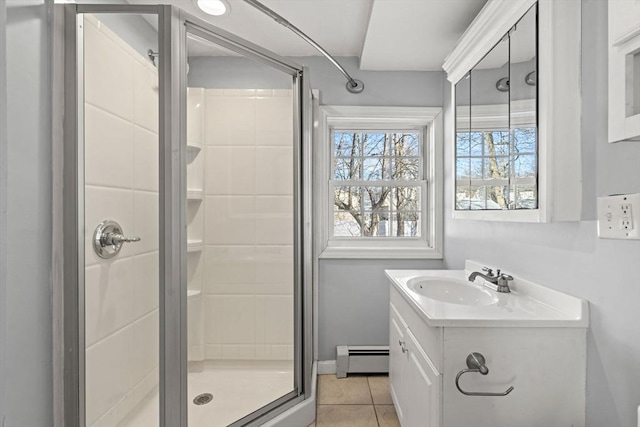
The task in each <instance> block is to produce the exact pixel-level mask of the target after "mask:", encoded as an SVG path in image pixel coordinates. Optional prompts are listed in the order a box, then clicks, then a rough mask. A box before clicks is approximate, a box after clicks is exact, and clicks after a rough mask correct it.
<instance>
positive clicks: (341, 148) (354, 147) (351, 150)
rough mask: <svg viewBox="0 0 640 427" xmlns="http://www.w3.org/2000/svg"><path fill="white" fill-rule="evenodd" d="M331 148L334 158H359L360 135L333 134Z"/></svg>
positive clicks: (354, 133) (352, 133)
mask: <svg viewBox="0 0 640 427" xmlns="http://www.w3.org/2000/svg"><path fill="white" fill-rule="evenodd" d="M333 147H334V148H333V153H334V154H333V155H334V156H335V157H352V156H360V155H361V152H360V148H361V144H360V135H359V134H358V133H357V132H335V133H334V134H333Z"/></svg>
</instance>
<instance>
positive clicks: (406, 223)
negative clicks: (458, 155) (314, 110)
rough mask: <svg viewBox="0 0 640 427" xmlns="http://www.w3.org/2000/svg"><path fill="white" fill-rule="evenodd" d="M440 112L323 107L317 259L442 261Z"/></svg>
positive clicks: (318, 189)
mask: <svg viewBox="0 0 640 427" xmlns="http://www.w3.org/2000/svg"><path fill="white" fill-rule="evenodd" d="M440 112H441V110H440V109H439V108H400V107H397V108H391V107H328V106H326V107H322V109H321V118H322V125H321V131H320V132H319V135H318V140H319V141H321V142H322V143H321V144H318V146H317V149H318V151H317V153H316V157H317V158H318V159H319V160H320V161H319V162H318V166H319V167H322V169H323V170H322V173H321V174H320V175H321V179H319V180H318V181H319V182H318V187H320V188H317V191H318V193H319V194H321V195H322V196H321V197H320V198H318V200H317V205H319V206H318V211H319V212H321V213H322V215H320V221H321V223H320V224H319V225H320V228H321V230H320V235H321V236H322V237H323V238H322V242H321V245H322V246H321V247H320V248H319V250H320V252H321V255H320V256H321V257H322V258H441V257H442V253H441V239H442V236H441V235H442V170H441V166H442V149H441V139H442V137H441V131H442V127H441V126H442V125H441V114H440ZM320 221H319V222H320Z"/></svg>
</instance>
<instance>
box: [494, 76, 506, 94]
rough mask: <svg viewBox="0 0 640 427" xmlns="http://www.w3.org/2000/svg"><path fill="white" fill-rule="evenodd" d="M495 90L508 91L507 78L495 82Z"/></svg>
mask: <svg viewBox="0 0 640 427" xmlns="http://www.w3.org/2000/svg"><path fill="white" fill-rule="evenodd" d="M496 89H498V90H499V91H500V92H508V91H509V77H503V78H501V79H500V80H498V81H497V82H496Z"/></svg>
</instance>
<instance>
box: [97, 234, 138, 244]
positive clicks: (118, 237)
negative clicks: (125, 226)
mask: <svg viewBox="0 0 640 427" xmlns="http://www.w3.org/2000/svg"><path fill="white" fill-rule="evenodd" d="M139 241H140V238H139V237H125V236H123V235H122V234H118V233H105V234H103V235H102V240H101V243H102V244H103V245H120V244H122V243H131V242H139Z"/></svg>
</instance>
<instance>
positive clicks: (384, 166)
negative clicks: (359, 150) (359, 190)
mask: <svg viewBox="0 0 640 427" xmlns="http://www.w3.org/2000/svg"><path fill="white" fill-rule="evenodd" d="M390 162H391V160H390V159H389V158H365V159H364V161H363V164H364V167H363V177H362V178H363V179H365V180H367V181H381V180H383V179H389V163H390Z"/></svg>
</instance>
